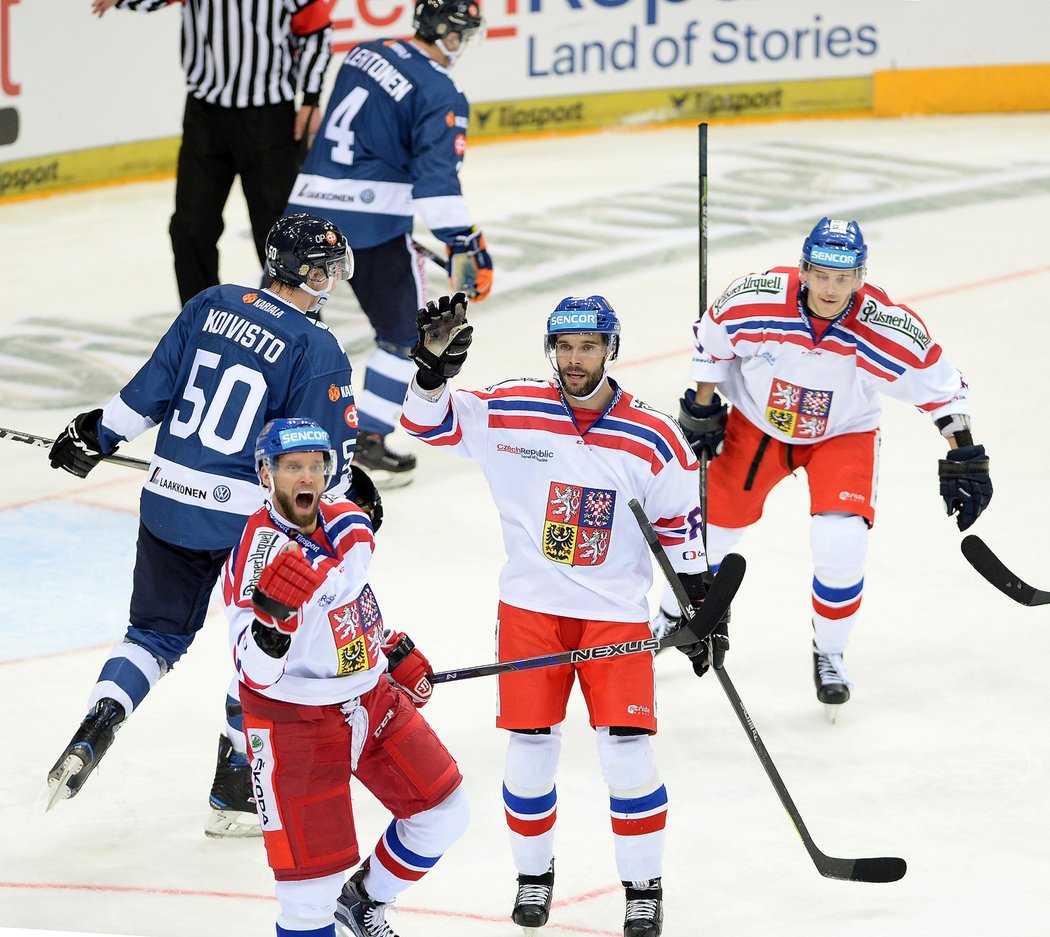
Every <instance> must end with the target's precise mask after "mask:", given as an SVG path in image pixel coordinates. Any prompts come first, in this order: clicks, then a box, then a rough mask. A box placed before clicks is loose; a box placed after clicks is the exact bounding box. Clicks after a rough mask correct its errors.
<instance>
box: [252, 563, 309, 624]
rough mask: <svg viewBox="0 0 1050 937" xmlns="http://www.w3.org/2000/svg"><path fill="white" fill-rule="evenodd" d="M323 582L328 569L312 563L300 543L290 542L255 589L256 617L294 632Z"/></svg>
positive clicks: (265, 571)
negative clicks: (311, 598)
mask: <svg viewBox="0 0 1050 937" xmlns="http://www.w3.org/2000/svg"><path fill="white" fill-rule="evenodd" d="M322 582H324V573H322V572H320V571H319V570H316V569H314V568H313V567H312V566H311V565H310V562H309V561H308V560H307V559H306V557H305V556H303V553H302V551H301V550H300V549H299V545H298V544H296V543H288V544H286V545H285V546H284V547H283V548H282V549H281V552H280V553H278V554H277V558H276V559H275V560H274V561H273V562H272V563H270V564H269V566H267V567H266V568H265V569H264V570H263V571H262V575H261V576H260V577H259V582H258V584H257V585H256V586H255V589H254V591H253V592H252V608H253V609H254V610H255V617H256V618H257V619H258V620H259V621H260V622H262V623H263V624H264V625H267V626H268V627H270V628H276V629H277V630H278V631H283V632H284V633H285V634H294V633H295V629H296V628H298V627H299V623H300V621H301V620H302V614H301V609H302V607H303V605H304V604H305V603H306V602H307V601H308V600H309V598H310V596H312V595H313V594H314V592H316V591H317V587H318V586H319V585H321V583H322Z"/></svg>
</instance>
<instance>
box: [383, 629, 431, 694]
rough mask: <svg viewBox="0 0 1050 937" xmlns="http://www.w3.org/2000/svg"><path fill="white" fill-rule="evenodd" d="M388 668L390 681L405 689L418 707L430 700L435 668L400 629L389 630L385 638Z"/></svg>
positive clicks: (384, 647) (384, 651)
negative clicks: (432, 675)
mask: <svg viewBox="0 0 1050 937" xmlns="http://www.w3.org/2000/svg"><path fill="white" fill-rule="evenodd" d="M383 653H384V654H386V661H387V663H386V670H387V676H388V677H389V679H390V682H391V683H393V684H394V685H395V686H399V687H400V688H401V689H402V690H404V691H405V692H406V693H407V694H408V695H409V698H410V699H411V700H412V705H413V706H415V707H416V709H421V708H422V707H423V706H426V704H427V703H428V702H430V695H431V693H433V692H434V687H433V686H432V685H431V683H430V675H431V674H432V673H433V672H434V669H433V668H432V667H431V666H430V661H428V660H427V659H426V658H425V657H424V656H423V654H422V652H421V651H420V650H419V649H418V648H417V647H416V645H415V644H414V643H413V641H412V639H411V638H410V637H409V636H408V635H407V634H403V633H402V632H400V631H388V632H387V633H386V635H385V636H384V638H383Z"/></svg>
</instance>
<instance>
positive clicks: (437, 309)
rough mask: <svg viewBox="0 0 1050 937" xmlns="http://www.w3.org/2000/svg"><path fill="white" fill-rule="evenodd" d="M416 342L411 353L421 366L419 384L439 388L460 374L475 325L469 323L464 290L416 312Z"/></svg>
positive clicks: (417, 381) (428, 388) (417, 376)
mask: <svg viewBox="0 0 1050 937" xmlns="http://www.w3.org/2000/svg"><path fill="white" fill-rule="evenodd" d="M416 330H417V337H416V343H415V345H413V346H412V351H411V352H410V354H411V356H412V360H413V361H414V362H415V363H416V367H417V368H418V369H419V370H418V371H417V372H416V383H418V384H419V386H420V387H422V388H423V390H435V389H437V388H438V387H440V386H441V385H442V384H444V383H445V382H446V381H447V380H448V379H449V378H450V377H455V376H456V375H457V374H459V371H460V368H462V367H463V362H465V361H466V360H467V349H468V348H470V342H471V336H472V335H473V333H474V326H472V325H468V324H467V297H466V296H465V295H464V294H463V293H456V294H455V296H442V297H441V298H440V299H439V300H437V301H436V302H435V301H434V300H431V301H430V302H429V303H427V304H426V305H425V306H424V307H423V308H422V309H420V310H419V311H418V312H417V313H416Z"/></svg>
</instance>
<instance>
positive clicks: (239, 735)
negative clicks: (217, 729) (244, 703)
mask: <svg viewBox="0 0 1050 937" xmlns="http://www.w3.org/2000/svg"><path fill="white" fill-rule="evenodd" d="M236 684H237V678H236V677H234V679H233V681H232V682H231V684H230V689H229V690H228V691H227V693H226V737H227V738H228V739H229V740H230V744H231V745H232V746H233V750H234V752H236V753H237V754H238V755H240V756H241V757H247V754H248V744H247V742H246V741H245V738H244V710H243V709H241V701H240V698H239V697H238V695H237V694H238V691H237V685H236Z"/></svg>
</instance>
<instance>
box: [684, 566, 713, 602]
mask: <svg viewBox="0 0 1050 937" xmlns="http://www.w3.org/2000/svg"><path fill="white" fill-rule="evenodd" d="M678 578H679V579H680V580H681V582H682V588H683V589H685V594H686V595H687V596H689V601H690V602H692V603H693V604H694V605H695V604H696V603H697V602H702V601H703V600H704V598H705V596H706V595H707V576H705V575H704V574H703V573H679V574H678Z"/></svg>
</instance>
